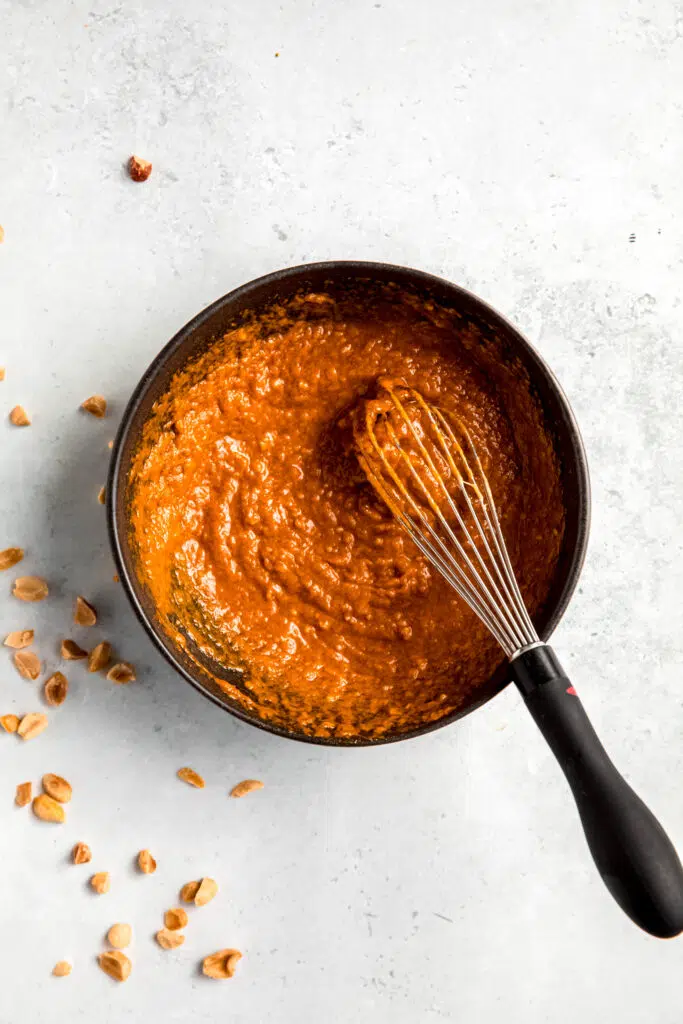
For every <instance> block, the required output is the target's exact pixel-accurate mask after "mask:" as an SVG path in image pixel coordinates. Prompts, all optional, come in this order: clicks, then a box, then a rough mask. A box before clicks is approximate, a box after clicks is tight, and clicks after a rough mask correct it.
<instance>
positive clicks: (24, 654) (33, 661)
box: [13, 651, 42, 679]
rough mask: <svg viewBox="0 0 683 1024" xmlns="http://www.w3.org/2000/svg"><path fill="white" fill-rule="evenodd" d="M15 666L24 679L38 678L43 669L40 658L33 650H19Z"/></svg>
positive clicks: (15, 658)
mask: <svg viewBox="0 0 683 1024" xmlns="http://www.w3.org/2000/svg"><path fill="white" fill-rule="evenodd" d="M13 660H14V667H15V668H16V670H17V672H18V673H19V675H20V676H21V677H22V678H23V679H37V678H38V676H39V675H40V673H41V671H42V666H41V664H40V658H39V657H38V655H37V654H34V653H33V651H17V653H16V654H15V655H14V658H13Z"/></svg>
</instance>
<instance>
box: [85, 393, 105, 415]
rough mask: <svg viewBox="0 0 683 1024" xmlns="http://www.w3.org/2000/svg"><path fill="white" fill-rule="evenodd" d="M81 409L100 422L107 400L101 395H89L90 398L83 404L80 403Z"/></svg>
mask: <svg viewBox="0 0 683 1024" xmlns="http://www.w3.org/2000/svg"><path fill="white" fill-rule="evenodd" d="M81 409H83V410H84V411H85V412H89V413H90V415H91V416H96V417H97V419H98V420H101V419H102V417H103V416H104V415H105V413H106V411H107V400H106V398H104V396H103V395H91V396H90V398H86V400H85V401H84V402H81Z"/></svg>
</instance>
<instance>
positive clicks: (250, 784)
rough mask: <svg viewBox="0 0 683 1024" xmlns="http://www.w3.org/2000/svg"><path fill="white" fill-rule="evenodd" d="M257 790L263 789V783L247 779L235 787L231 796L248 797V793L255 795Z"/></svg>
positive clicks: (231, 791)
mask: <svg viewBox="0 0 683 1024" xmlns="http://www.w3.org/2000/svg"><path fill="white" fill-rule="evenodd" d="M256 789H263V783H262V782H259V780H258V779H245V780H244V781H243V782H238V783H237V785H236V786H233V788H232V789H231V790H230V796H234V797H241V796H246V795H247V793H253V792H254V790H256Z"/></svg>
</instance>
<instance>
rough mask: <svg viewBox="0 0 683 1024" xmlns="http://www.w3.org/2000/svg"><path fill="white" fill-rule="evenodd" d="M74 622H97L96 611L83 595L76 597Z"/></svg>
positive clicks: (77, 623)
mask: <svg viewBox="0 0 683 1024" xmlns="http://www.w3.org/2000/svg"><path fill="white" fill-rule="evenodd" d="M74 622H75V623H76V625H77V626H94V625H95V623H96V622H97V612H96V611H95V609H94V608H93V606H92V605H91V604H90V602H89V601H86V599H85V598H84V597H77V598H76V604H75V605H74Z"/></svg>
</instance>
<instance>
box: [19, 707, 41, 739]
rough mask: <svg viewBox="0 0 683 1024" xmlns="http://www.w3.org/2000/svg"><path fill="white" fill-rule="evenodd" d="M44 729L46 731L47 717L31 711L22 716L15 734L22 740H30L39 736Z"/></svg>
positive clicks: (39, 712)
mask: <svg viewBox="0 0 683 1024" xmlns="http://www.w3.org/2000/svg"><path fill="white" fill-rule="evenodd" d="M45 729H47V715H44V714H43V713H42V712H41V711H31V712H30V713H29V714H28V715H24V717H23V718H22V720H21V721H20V722H19V727H18V729H17V733H18V734H19V736H21V738H22V740H32V739H34V738H35V737H36V736H40V734H41V732H43V731H44V730H45Z"/></svg>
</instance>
